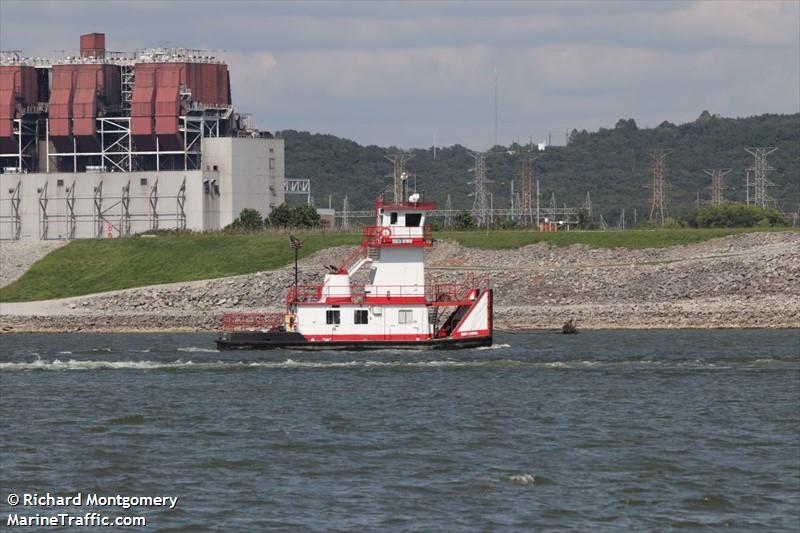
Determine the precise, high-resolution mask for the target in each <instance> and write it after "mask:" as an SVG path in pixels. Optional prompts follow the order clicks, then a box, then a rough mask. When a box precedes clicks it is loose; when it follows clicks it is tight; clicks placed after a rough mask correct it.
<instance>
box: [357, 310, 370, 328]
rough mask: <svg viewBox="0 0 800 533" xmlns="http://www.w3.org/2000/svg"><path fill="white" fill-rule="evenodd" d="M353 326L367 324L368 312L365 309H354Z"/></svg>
mask: <svg viewBox="0 0 800 533" xmlns="http://www.w3.org/2000/svg"><path fill="white" fill-rule="evenodd" d="M359 317H360V318H359ZM353 324H357V325H364V324H369V311H367V310H366V309H354V310H353Z"/></svg>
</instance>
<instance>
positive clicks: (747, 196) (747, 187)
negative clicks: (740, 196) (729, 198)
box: [744, 168, 750, 205]
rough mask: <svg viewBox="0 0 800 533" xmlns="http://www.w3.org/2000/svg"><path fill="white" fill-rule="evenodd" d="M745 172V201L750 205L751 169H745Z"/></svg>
mask: <svg viewBox="0 0 800 533" xmlns="http://www.w3.org/2000/svg"><path fill="white" fill-rule="evenodd" d="M744 174H745V178H744V179H745V182H744V190H745V202H746V203H747V205H750V169H749V168H748V169H746V170H745V171H744Z"/></svg>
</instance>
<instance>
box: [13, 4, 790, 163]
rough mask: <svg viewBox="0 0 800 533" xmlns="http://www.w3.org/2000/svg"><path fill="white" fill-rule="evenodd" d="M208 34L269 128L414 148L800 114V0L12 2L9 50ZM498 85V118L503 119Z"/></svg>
mask: <svg viewBox="0 0 800 533" xmlns="http://www.w3.org/2000/svg"><path fill="white" fill-rule="evenodd" d="M90 32H104V33H105V34H106V47H107V48H108V49H109V50H119V51H128V50H137V49H143V48H147V47H154V46H165V45H166V46H181V47H187V48H205V49H209V50H212V51H214V53H215V54H218V55H220V56H221V57H223V58H224V59H225V60H226V61H227V63H228V65H229V68H230V72H231V84H232V92H233V100H234V105H235V106H236V107H237V109H238V110H239V111H240V112H242V113H250V114H252V116H253V118H254V119H255V123H256V125H257V126H258V127H259V128H260V129H262V130H268V131H277V130H283V129H297V130H308V131H311V132H317V133H331V134H334V135H337V136H340V137H346V138H349V139H353V140H355V141H356V142H358V143H360V144H365V145H366V144H377V145H381V146H389V145H395V146H399V147H403V148H411V147H429V146H431V145H432V144H433V143H434V140H435V142H436V144H437V145H438V146H446V145H452V144H456V143H458V144H463V145H466V146H468V147H470V148H473V149H484V148H487V147H489V146H491V145H492V144H494V141H495V134H496V136H497V137H496V138H497V141H498V143H500V144H509V143H510V142H513V141H517V142H527V141H528V140H530V139H533V140H534V141H544V140H547V138H548V135H550V136H551V138H552V143H553V144H563V143H564V140H565V132H566V131H567V130H572V129H573V128H577V129H586V130H589V131H592V130H596V129H598V128H600V127H606V128H611V127H613V126H614V124H615V123H616V121H617V120H618V119H620V118H626V119H627V118H633V119H635V120H636V122H637V124H639V126H640V127H652V126H656V125H658V124H659V123H661V122H662V121H664V120H668V121H670V122H674V123H683V122H688V121H691V120H694V119H695V118H696V117H697V116H698V115H699V114H700V113H701V112H702V111H703V110H708V111H710V112H711V113H717V114H720V115H722V116H729V117H737V116H750V115H757V114H761V113H797V112H800V0H784V1H735V0H709V1H666V0H661V1H658V0H656V1H647V2H636V1H622V2H603V1H592V2H582V1H561V2H545V1H527V2H526V1H517V2H479V1H471V2H434V1H424V2H366V1H358V2H335V1H325V2H268V1H254V2H236V1H229V2H222V1H217V2H203V1H175V2H166V1H144V2H142V1H139V2H124V1H114V2H112V1H103V2H101V1H93V2H68V1H59V2H44V1H31V0H28V1H25V2H18V1H12V0H0V49H3V50H9V49H10V50H18V49H19V50H22V51H23V52H24V54H25V55H30V56H34V57H44V56H48V57H49V56H53V55H60V54H62V53H63V51H64V50H75V49H77V48H78V42H79V36H80V34H82V33H90ZM495 94H496V95H497V106H496V109H497V113H496V117H497V129H496V131H495Z"/></svg>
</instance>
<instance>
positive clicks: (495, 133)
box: [492, 71, 497, 146]
mask: <svg viewBox="0 0 800 533" xmlns="http://www.w3.org/2000/svg"><path fill="white" fill-rule="evenodd" d="M492 146H497V71H495V72H494V144H493V145H492Z"/></svg>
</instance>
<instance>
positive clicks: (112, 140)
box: [0, 33, 284, 240]
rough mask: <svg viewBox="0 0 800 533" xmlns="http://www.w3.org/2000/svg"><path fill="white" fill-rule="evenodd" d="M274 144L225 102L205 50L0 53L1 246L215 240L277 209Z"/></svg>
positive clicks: (280, 185)
mask: <svg viewBox="0 0 800 533" xmlns="http://www.w3.org/2000/svg"><path fill="white" fill-rule="evenodd" d="M283 153H284V146H283V140H282V139H277V138H274V136H273V135H271V134H269V133H267V132H262V131H258V130H257V129H255V128H254V127H253V126H252V125H251V124H250V123H249V119H248V117H247V116H246V115H240V114H239V113H237V112H236V110H235V108H234V107H233V105H232V101H231V87H230V76H229V72H228V67H227V65H226V64H225V63H224V62H222V61H220V60H218V59H217V58H215V57H214V56H213V55H212V54H210V53H209V52H208V51H204V50H190V49H185V48H157V49H147V50H143V51H137V52H111V51H108V50H106V46H105V35H104V34H102V33H92V34H88V35H82V36H81V38H80V51H79V52H74V53H67V54H65V55H64V57H61V58H58V59H43V58H31V57H24V56H23V55H22V53H21V52H19V51H2V52H0V239H24V240H45V239H73V238H97V237H102V238H107V237H127V236H131V235H134V234H136V233H142V232H145V231H148V230H155V229H172V228H175V229H188V230H197V231H202V230H214V229H220V228H223V227H224V226H226V225H227V224H230V223H231V222H232V221H233V220H234V219H235V218H236V217H237V216H238V214H239V212H240V211H241V210H242V209H243V208H245V207H250V208H255V209H258V210H259V211H260V212H261V214H262V215H264V216H266V215H268V214H269V212H270V211H271V210H272V209H273V208H274V207H276V206H278V205H280V204H281V203H282V202H283V199H284V157H283Z"/></svg>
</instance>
